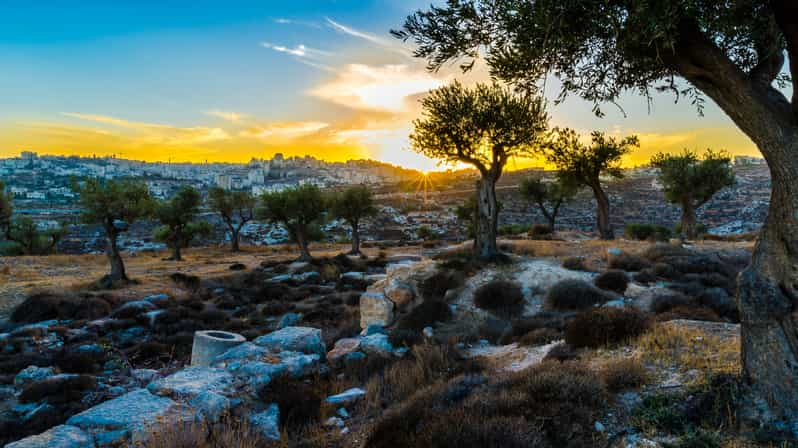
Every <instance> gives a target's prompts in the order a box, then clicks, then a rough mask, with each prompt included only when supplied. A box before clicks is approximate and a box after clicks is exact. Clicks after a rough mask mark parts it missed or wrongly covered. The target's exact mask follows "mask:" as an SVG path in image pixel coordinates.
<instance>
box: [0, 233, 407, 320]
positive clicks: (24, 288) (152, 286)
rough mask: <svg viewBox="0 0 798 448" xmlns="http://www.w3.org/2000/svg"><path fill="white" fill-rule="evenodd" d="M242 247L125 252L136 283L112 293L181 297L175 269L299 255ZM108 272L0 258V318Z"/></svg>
mask: <svg viewBox="0 0 798 448" xmlns="http://www.w3.org/2000/svg"><path fill="white" fill-rule="evenodd" d="M242 249H243V250H242V251H241V252H238V253H233V252H230V250H229V249H228V248H227V247H220V246H212V247H198V248H190V249H187V250H186V251H185V252H184V261H182V262H177V263H176V262H173V261H167V260H164V258H166V257H168V255H169V254H168V253H167V252H166V251H143V252H138V253H135V254H123V257H124V260H125V267H126V268H127V272H128V276H129V277H130V278H132V279H134V280H136V281H137V283H135V284H131V285H128V286H125V287H124V288H122V289H119V290H116V291H115V292H114V293H115V294H116V295H119V296H120V297H121V298H138V297H141V296H142V295H146V294H153V293H161V292H165V293H167V294H171V295H173V296H179V295H180V291H179V288H175V287H174V286H173V282H172V281H170V280H169V275H171V274H173V273H175V272H181V273H184V274H187V275H196V276H199V277H200V278H203V279H208V278H214V277H221V276H226V275H229V274H230V270H229V267H230V265H231V264H233V263H242V264H244V265H246V266H247V268H249V269H251V268H254V267H256V266H258V265H260V263H261V262H264V261H290V260H292V259H294V258H296V256H297V252H296V249H295V248H294V247H293V246H291V245H276V246H268V247H253V246H247V247H243V248H242ZM349 249H350V246H349V245H346V244H315V245H313V246H312V247H311V250H312V253H313V255H314V256H318V257H324V256H330V257H332V256H335V255H337V254H339V253H341V252H346V251H348V250H349ZM420 251H421V248H420V247H402V248H398V249H396V253H399V252H401V253H403V254H408V253H409V254H413V253H420ZM363 252H364V253H365V254H366V255H368V256H369V257H376V256H377V255H378V252H379V249H377V248H369V249H364V251H363ZM389 254H390V252H389ZM107 271H108V261H107V259H106V258H105V255H102V254H86V255H50V256H25V257H0V318H3V317H6V316H7V315H8V314H9V313H10V311H11V309H13V308H14V307H15V306H16V305H17V304H19V303H20V302H21V301H22V300H23V299H24V297H25V296H27V295H29V294H31V293H33V292H35V291H39V290H46V289H56V290H73V291H75V290H82V289H85V288H86V287H87V286H88V285H90V284H91V283H93V282H95V281H96V280H98V279H100V278H101V277H102V276H103V275H105V274H107Z"/></svg>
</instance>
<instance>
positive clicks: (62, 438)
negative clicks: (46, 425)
mask: <svg viewBox="0 0 798 448" xmlns="http://www.w3.org/2000/svg"><path fill="white" fill-rule="evenodd" d="M93 447H94V440H93V439H92V437H91V436H90V435H89V434H87V433H86V432H85V431H83V430H82V429H80V428H78V427H76V426H69V425H59V426H56V427H54V428H50V429H49V430H47V431H45V432H43V433H41V434H37V435H35V436H30V437H26V438H24V439H22V440H18V441H16V442H12V443H9V444H8V445H6V446H5V448H93Z"/></svg>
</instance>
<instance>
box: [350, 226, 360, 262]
mask: <svg viewBox="0 0 798 448" xmlns="http://www.w3.org/2000/svg"><path fill="white" fill-rule="evenodd" d="M349 254H350V255H360V226H359V225H358V222H357V221H353V222H352V250H351V251H349Z"/></svg>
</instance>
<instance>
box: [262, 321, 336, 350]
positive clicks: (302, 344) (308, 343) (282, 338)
mask: <svg viewBox="0 0 798 448" xmlns="http://www.w3.org/2000/svg"><path fill="white" fill-rule="evenodd" d="M252 342H254V343H255V345H260V346H261V347H266V348H268V349H269V350H272V351H275V352H284V351H289V352H301V353H307V354H309V355H310V354H316V355H319V356H324V355H325V354H326V353H327V348H326V347H325V345H324V340H323V339H322V338H321V330H319V329H318V328H312V327H285V328H283V329H280V330H277V331H274V332H271V333H269V334H267V335H263V336H261V337H259V338H257V339H255V340H254V341H252Z"/></svg>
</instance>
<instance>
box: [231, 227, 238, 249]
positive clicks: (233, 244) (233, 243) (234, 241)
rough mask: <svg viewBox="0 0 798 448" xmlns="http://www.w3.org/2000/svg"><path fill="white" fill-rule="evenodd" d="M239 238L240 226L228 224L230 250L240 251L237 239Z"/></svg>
mask: <svg viewBox="0 0 798 448" xmlns="http://www.w3.org/2000/svg"><path fill="white" fill-rule="evenodd" d="M240 240H241V227H236V226H230V250H232V251H233V252H241V247H240V246H239V241H240Z"/></svg>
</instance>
